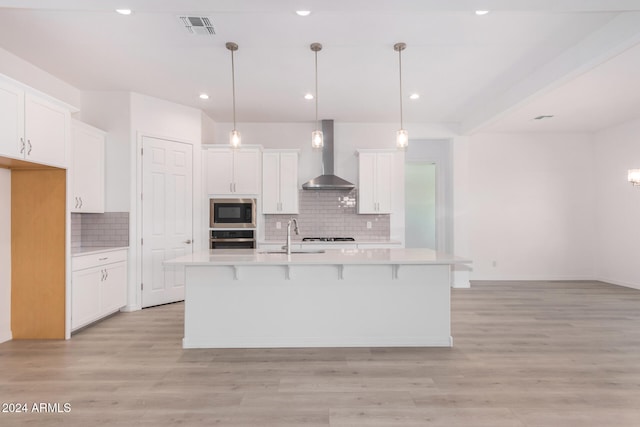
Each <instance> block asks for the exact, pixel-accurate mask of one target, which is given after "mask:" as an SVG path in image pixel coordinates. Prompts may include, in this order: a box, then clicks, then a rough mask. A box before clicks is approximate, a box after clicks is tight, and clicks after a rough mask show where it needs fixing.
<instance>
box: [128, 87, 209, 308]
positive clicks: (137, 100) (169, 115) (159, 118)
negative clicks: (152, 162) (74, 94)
mask: <svg viewBox="0 0 640 427" xmlns="http://www.w3.org/2000/svg"><path fill="white" fill-rule="evenodd" d="M202 126H203V115H202V112H201V111H200V110H198V109H195V108H191V107H185V106H183V105H178V104H174V103H172V102H168V101H164V100H162V99H158V98H153V97H150V96H146V95H141V94H137V93H132V94H131V130H130V142H131V143H130V147H129V149H130V152H129V157H128V159H127V161H130V162H131V171H132V172H131V177H132V179H131V181H130V195H131V198H130V207H131V210H130V213H131V217H130V230H129V239H130V248H129V259H130V264H129V265H130V269H129V303H128V306H127V309H129V310H135V309H139V308H141V301H142V295H141V290H140V286H139V284H140V283H141V280H142V272H141V256H140V245H139V242H140V238H141V237H142V224H141V221H140V218H139V217H140V215H139V213H140V205H139V203H140V197H139V194H140V191H141V189H142V187H141V177H142V175H141V171H142V168H141V162H140V157H139V155H138V153H139V148H140V144H141V138H142V137H143V136H152V137H156V138H162V139H168V140H173V141H178V142H184V143H188V144H192V145H193V234H194V236H193V237H194V240H195V246H196V247H194V249H198V246H199V245H200V244H202V243H203V241H204V240H205V236H206V231H205V230H204V229H203V225H202V224H203V219H202V212H203V209H204V208H203V203H202V202H203V197H201V195H202V194H203V191H202V168H201V165H202V160H201V151H202V150H201V142H202ZM123 160H124V159H123ZM205 247H206V246H205Z"/></svg>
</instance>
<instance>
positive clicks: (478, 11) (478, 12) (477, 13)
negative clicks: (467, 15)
mask: <svg viewBox="0 0 640 427" xmlns="http://www.w3.org/2000/svg"><path fill="white" fill-rule="evenodd" d="M487 13H489V11H488V10H476V15H479V16H482V15H486V14H487Z"/></svg>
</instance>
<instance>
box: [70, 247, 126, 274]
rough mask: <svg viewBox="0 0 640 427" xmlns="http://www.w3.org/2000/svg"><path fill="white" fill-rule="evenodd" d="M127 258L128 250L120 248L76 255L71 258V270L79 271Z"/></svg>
mask: <svg viewBox="0 0 640 427" xmlns="http://www.w3.org/2000/svg"><path fill="white" fill-rule="evenodd" d="M126 260H127V250H126V249H119V250H114V251H106V252H99V253H92V254H86V255H75V256H74V257H73V258H72V259H71V270H72V271H78V270H83V269H85V268H92V267H99V266H101V265H107V264H112V263H114V262H121V261H126Z"/></svg>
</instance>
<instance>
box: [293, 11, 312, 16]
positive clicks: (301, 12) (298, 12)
mask: <svg viewBox="0 0 640 427" xmlns="http://www.w3.org/2000/svg"><path fill="white" fill-rule="evenodd" d="M296 15H298V16H309V15H311V11H310V10H296Z"/></svg>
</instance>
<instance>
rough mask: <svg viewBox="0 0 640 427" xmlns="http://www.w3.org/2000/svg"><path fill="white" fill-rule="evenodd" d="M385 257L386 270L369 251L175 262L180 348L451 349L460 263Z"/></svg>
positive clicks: (216, 257) (216, 256)
mask: <svg viewBox="0 0 640 427" xmlns="http://www.w3.org/2000/svg"><path fill="white" fill-rule="evenodd" d="M388 251H389V250H387V252H386V253H387V256H386V258H385V260H386V263H380V260H378V262H374V261H375V259H374V258H375V256H374V255H377V256H380V251H373V250H368V251H367V250H365V251H356V252H355V253H353V252H352V253H350V254H345V253H344V252H343V253H340V252H341V251H335V252H336V253H335V254H328V255H327V254H322V255H323V257H322V258H318V257H319V255H316V254H294V255H290V256H286V255H279V254H260V253H257V252H254V253H253V254H252V255H246V256H244V255H240V254H238V253H237V252H238V251H235V252H236V253H234V254H229V255H224V254H219V253H216V254H213V252H212V253H210V254H209V255H208V258H207V256H206V255H203V254H200V255H197V254H194V255H190V256H187V257H182V258H179V259H177V260H173V261H172V262H170V264H181V265H185V267H186V293H185V332H184V340H183V347H184V348H252V347H360V346H366V347H404V346H438V347H449V346H452V338H451V322H450V292H451V288H450V271H451V264H452V263H455V262H451V261H449V262H442V263H437V264H436V263H416V262H415V260H414V262H411V263H406V264H405V263H403V262H405V261H402V260H400V259H395V257H393V256H391V257H389V256H388V254H389V252H388ZM392 251H393V250H392ZM397 251H401V250H397ZM327 252H330V251H327ZM367 252H370V253H369V254H368V255H367ZM372 254H373V255H372ZM327 257H329V258H331V259H328V258H327ZM345 257H346V258H345ZM205 258H207V259H208V260H209V262H206V260H205ZM198 260H199V262H198ZM189 261H190V262H189ZM320 261H324V262H323V263H321V262H320Z"/></svg>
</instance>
